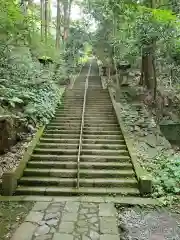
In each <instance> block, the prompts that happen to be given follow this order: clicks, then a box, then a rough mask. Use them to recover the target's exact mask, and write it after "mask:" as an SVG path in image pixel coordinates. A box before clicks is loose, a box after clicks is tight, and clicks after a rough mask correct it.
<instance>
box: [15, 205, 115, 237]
mask: <svg viewBox="0 0 180 240" xmlns="http://www.w3.org/2000/svg"><path fill="white" fill-rule="evenodd" d="M119 239H120V238H119V235H118V227H117V223H116V209H115V208H114V204H113V203H88V202H87V203H85V202H84V203H83V202H69V201H68V202H36V203H35V205H34V207H33V209H32V210H31V211H30V213H29V214H28V216H27V217H26V219H25V221H24V222H23V223H22V224H21V225H20V227H19V228H18V229H17V230H16V232H15V233H14V235H13V236H12V238H11V240H119Z"/></svg>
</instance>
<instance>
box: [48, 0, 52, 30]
mask: <svg viewBox="0 0 180 240" xmlns="http://www.w3.org/2000/svg"><path fill="white" fill-rule="evenodd" d="M51 2H52V0H48V33H49V34H50V33H51Z"/></svg>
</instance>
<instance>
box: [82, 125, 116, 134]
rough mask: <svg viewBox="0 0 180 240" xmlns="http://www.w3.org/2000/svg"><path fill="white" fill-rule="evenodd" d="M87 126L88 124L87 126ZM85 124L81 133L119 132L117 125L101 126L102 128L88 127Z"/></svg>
mask: <svg viewBox="0 0 180 240" xmlns="http://www.w3.org/2000/svg"><path fill="white" fill-rule="evenodd" d="M88 125H89V124H88ZM88 125H86V124H85V126H84V129H83V131H93V132H94V131H97V132H98V133H99V132H101V131H120V128H119V126H118V125H116V126H115V125H111V126H110V125H109V126H107V125H103V124H102V126H91V125H90V126H88Z"/></svg>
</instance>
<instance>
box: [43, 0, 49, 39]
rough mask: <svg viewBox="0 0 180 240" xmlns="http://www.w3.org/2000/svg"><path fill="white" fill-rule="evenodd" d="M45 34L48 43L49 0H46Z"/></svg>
mask: <svg viewBox="0 0 180 240" xmlns="http://www.w3.org/2000/svg"><path fill="white" fill-rule="evenodd" d="M44 23H45V26H44V35H45V43H47V38H48V0H45V6H44Z"/></svg>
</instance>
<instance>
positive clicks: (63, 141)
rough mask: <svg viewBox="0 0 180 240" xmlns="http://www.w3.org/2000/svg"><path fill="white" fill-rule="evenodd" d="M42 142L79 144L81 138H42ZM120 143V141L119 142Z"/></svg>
mask: <svg viewBox="0 0 180 240" xmlns="http://www.w3.org/2000/svg"><path fill="white" fill-rule="evenodd" d="M40 143H64V144H66V143H68V144H79V138H74V139H72V138H69V139H63V138H45V137H42V138H40ZM118 143H119V142H118Z"/></svg>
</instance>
